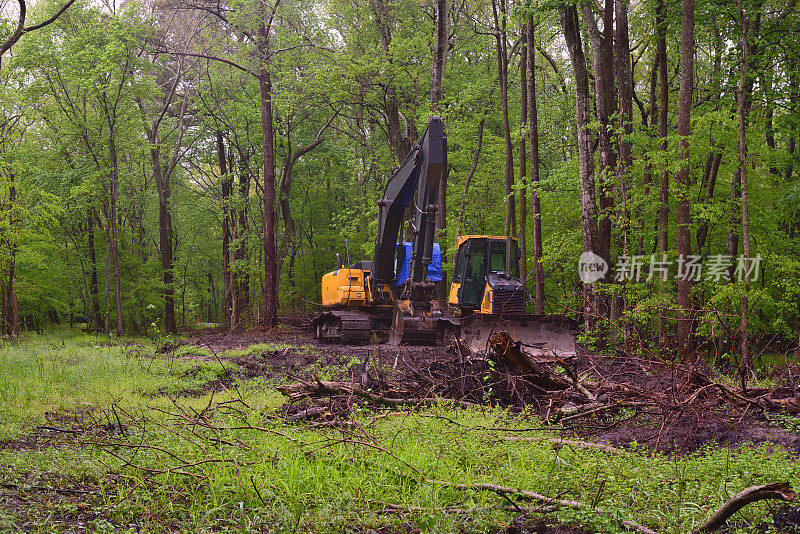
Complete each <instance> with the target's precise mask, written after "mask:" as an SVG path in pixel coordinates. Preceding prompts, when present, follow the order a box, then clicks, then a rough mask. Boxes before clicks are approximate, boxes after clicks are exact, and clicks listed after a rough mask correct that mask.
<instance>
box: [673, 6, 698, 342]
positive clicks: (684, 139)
mask: <svg viewBox="0 0 800 534" xmlns="http://www.w3.org/2000/svg"><path fill="white" fill-rule="evenodd" d="M681 20H682V27H683V32H682V37H681V81H680V94H679V97H678V128H677V131H678V136H679V141H678V143H679V147H678V158H679V159H680V160H681V161H682V164H681V169H680V171H678V173H677V174H676V176H675V181H676V183H677V186H678V192H677V195H676V196H677V202H676V209H675V213H676V221H677V225H678V230H677V241H678V256H679V258H680V257H681V256H682V257H683V259H684V260H686V259H688V257H689V255H690V254H691V253H692V236H691V231H690V226H689V225H690V220H689V185H690V181H689V139H688V137H689V134H690V126H691V125H690V119H691V111H692V83H693V65H694V0H683V11H682V16H681ZM691 287H692V281H691V280H690V279H689V277H688V276H682V277H681V278H680V279H679V280H678V296H677V301H678V350H679V352H680V355H681V357H683V358H688V356H689V352H690V350H691V339H690V336H691V321H692V309H691V304H692V303H691V299H690V296H689V292H690V290H691Z"/></svg>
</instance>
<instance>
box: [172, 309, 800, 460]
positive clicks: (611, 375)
mask: <svg viewBox="0 0 800 534" xmlns="http://www.w3.org/2000/svg"><path fill="white" fill-rule="evenodd" d="M310 322H311V317H310V316H304V315H300V316H295V317H292V318H287V319H284V321H283V322H282V324H281V325H280V326H279V327H278V328H277V329H275V330H272V331H264V330H259V329H255V330H252V331H250V332H246V333H239V332H232V333H224V332H223V333H220V332H211V331H206V332H198V333H196V334H195V335H193V336H191V337H190V338H188V339H186V340H185V341H182V342H181V344H188V345H197V346H201V347H206V348H208V349H210V350H211V351H212V352H214V353H216V354H222V353H224V352H226V351H230V350H240V349H243V348H246V347H248V346H250V345H252V344H255V343H282V344H285V348H282V349H280V350H275V351H272V352H270V353H266V354H262V353H254V354H251V355H248V356H243V357H236V358H232V359H231V361H233V362H234V363H236V364H237V365H238V366H239V367H240V368H241V369H243V373H244V375H245V377H253V376H259V375H263V376H266V377H269V378H274V379H279V381H280V380H281V379H282V380H285V381H286V382H287V383H288V382H291V381H293V380H294V379H295V377H296V378H300V379H303V380H308V379H313V378H315V376H316V375H313V373H312V372H311V371H310V370H316V372H319V370H321V369H324V370H325V373H324V374H325V375H327V377H328V378H326V379H327V380H330V379H333V380H339V381H344V382H350V383H352V384H355V385H356V386H360V387H362V388H365V389H366V388H369V389H370V390H372V391H375V392H378V393H380V394H382V395H385V396H388V397H391V398H403V397H404V396H405V397H413V398H421V397H432V396H437V397H444V398H451V399H458V400H463V401H467V402H472V403H476V404H484V405H485V404H495V405H501V406H505V407H509V408H511V409H512V410H514V411H519V412H520V413H522V414H530V413H535V414H536V415H537V416H539V417H540V418H548V417H549V418H551V419H553V414H556V413H557V412H558V411H559V410H565V409H566V411H569V410H570V409H573V408H577V409H578V410H580V409H581V407H582V406H586V401H587V399H585V398H581V395H578V394H576V392H574V391H572V390H564V391H552V390H546V389H545V388H542V387H541V386H540V385H537V383H536V380H535V379H532V378H531V377H530V376H526V375H525V374H524V373H520V372H519V371H518V370H517V369H515V368H514V367H513V366H511V365H509V364H508V363H507V362H506V361H505V359H504V358H503V357H502V356H498V355H496V354H494V353H491V351H489V352H487V353H484V354H465V353H464V350H465V349H464V348H463V347H459V346H458V345H457V344H456V343H454V342H453V341H452V340H450V342H449V343H447V341H445V343H444V344H440V345H437V346H435V347H419V346H417V347H415V346H401V347H393V346H391V345H389V344H371V345H360V346H359V345H335V344H321V343H319V342H317V340H315V339H314V338H313V336H312V332H311V329H310V327H309V325H310ZM302 347H306V348H302ZM175 348H176V347H175V346H170V347H166V349H167V351H170V350H174V349H175ZM308 348H310V349H311V350H307V349H308ZM567 364H568V365H569V366H570V367H572V370H573V371H574V372H575V373H576V374H577V375H578V376H580V379H581V380H585V381H586V383H588V384H591V387H592V388H593V389H594V391H593V393H594V394H595V396H596V398H597V399H598V400H599V402H600V403H603V404H605V405H606V406H607V408H605V409H599V410H596V411H595V412H594V413H590V414H588V415H587V416H585V417H584V416H577V417H575V416H573V417H566V418H562V420H561V421H560V422H559V423H558V428H561V432H562V433H563V434H564V435H565V436H574V437H580V438H582V439H592V440H598V441H604V442H607V443H610V444H612V445H614V446H617V447H622V448H625V447H628V446H629V445H631V444H632V443H634V442H635V443H636V444H637V445H638V446H639V447H644V448H646V449H649V450H650V451H653V452H655V451H661V452H666V453H670V454H673V453H691V452H694V451H696V450H698V449H700V448H702V447H707V446H725V447H736V446H741V445H745V444H748V445H750V446H758V445H760V444H762V443H765V442H770V443H774V444H777V445H780V446H781V447H784V448H785V449H787V450H790V451H797V452H800V428H797V427H796V426H795V423H793V422H792V421H791V417H790V418H789V421H788V422H787V420H786V416H796V415H798V414H800V366H798V365H797V364H794V365H793V366H789V367H787V366H784V367H779V368H777V369H776V370H775V371H774V375H773V377H772V378H773V380H774V381H775V382H777V386H776V387H773V388H770V389H763V388H762V389H753V388H750V389H748V390H746V391H745V392H742V391H741V388H737V387H736V386H735V385H733V384H732V382H731V381H730V379H727V380H726V379H723V378H721V377H719V376H717V375H716V373H715V372H714V371H713V370H711V369H709V368H708V367H706V366H704V365H701V364H694V365H684V364H677V363H674V362H662V361H657V360H655V359H647V358H636V357H632V356H628V355H626V354H624V353H622V352H617V353H616V354H615V355H613V356H607V355H601V354H594V353H592V352H590V351H587V350H585V349H583V348H581V347H579V350H578V356H577V357H576V358H575V359H574V360H573V361H569V362H567ZM487 374H488V375H489V376H490V378H489V379H487ZM715 384H720V386H717V385H715ZM332 402H333V403H334V404H336V403H335V402H334V401H332ZM350 402H352V401H350ZM595 404H596V403H595ZM592 405H593V406H594V404H592ZM335 407H336V412H337V413H338V414H340V415H341V416H343V417H345V416H346V412H347V408H348V407H347V406H342V405H341V404H339V405H336V406H335ZM601 408H602V407H601ZM287 409H290V410H291V408H290V407H287ZM565 413H566V412H565ZM522 416H523V417H525V415H522Z"/></svg>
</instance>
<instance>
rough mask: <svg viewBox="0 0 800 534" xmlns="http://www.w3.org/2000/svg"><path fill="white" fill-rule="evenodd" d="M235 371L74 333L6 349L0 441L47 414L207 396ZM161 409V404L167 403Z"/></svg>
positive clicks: (0, 356)
mask: <svg viewBox="0 0 800 534" xmlns="http://www.w3.org/2000/svg"><path fill="white" fill-rule="evenodd" d="M235 369H236V366H235V365H233V364H230V363H227V364H225V366H224V367H223V365H221V364H220V362H219V361H213V360H212V361H193V360H188V359H178V358H167V357H163V356H159V355H156V354H155V352H154V347H153V344H152V342H151V341H149V340H146V339H127V340H125V341H124V342H123V343H121V344H118V343H115V342H113V341H109V339H108V338H107V337H106V336H89V335H82V334H77V333H75V332H72V331H69V330H59V331H52V332H49V333H48V334H46V335H42V336H32V337H30V338H28V339H25V340H22V341H18V342H7V341H6V342H3V344H2V345H0V439H2V438H3V437H5V436H12V435H13V434H14V433H16V432H19V431H20V430H21V429H22V428H24V427H25V426H26V425H27V426H31V425H33V424H34V423H37V424H38V423H41V422H42V421H44V420H45V419H44V416H45V414H46V413H47V412H61V411H72V412H74V411H82V410H86V409H89V408H91V407H93V406H94V407H107V406H110V405H111V404H118V405H120V406H122V407H138V406H141V405H144V404H145V403H147V402H149V403H151V404H152V403H153V402H154V400H153V399H154V398H156V397H158V396H163V395H164V394H172V395H176V394H179V393H180V392H182V391H191V390H197V389H198V388H201V387H202V386H203V385H204V384H206V383H207V382H208V381H210V380H213V379H216V378H222V377H224V376H225V375H226V374H227V373H230V372H231V371H233V370H235ZM161 403H162V404H163V402H161Z"/></svg>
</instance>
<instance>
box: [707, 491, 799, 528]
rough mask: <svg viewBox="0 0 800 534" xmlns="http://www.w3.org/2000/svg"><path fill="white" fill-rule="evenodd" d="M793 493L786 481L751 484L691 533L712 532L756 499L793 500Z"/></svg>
mask: <svg viewBox="0 0 800 534" xmlns="http://www.w3.org/2000/svg"><path fill="white" fill-rule="evenodd" d="M794 498H795V493H794V491H793V490H792V487H791V485H789V483H788V482H776V483H773V484H764V485H763V486H751V487H749V488H747V489H745V490H744V491H742V492H740V493H737V494H736V495H734V496H733V497H731V498H730V499H728V500H727V501H726V502H725V503H724V504H723V505H722V506H720V507H719V509H718V510H717V511H716V512H714V514H713V515H712V516H711V517H709V518H708V519H707V520H706V522H705V523H703V524H702V525H700V526H699V527H698V528H697V529H696V530H694V532H693V534H699V533H700V532H713V531H715V530H717V529H718V528H719V527H721V526H722V525H724V524H725V522H726V521H727V520H728V519H729V518H730V517H731V516H732V515H733V514H735V513H736V512H738V511H739V510H741V509H742V508H743V507H744V506H746V505H748V504H750V503H754V502H756V501H763V500H767V499H774V500H779V501H793V500H794Z"/></svg>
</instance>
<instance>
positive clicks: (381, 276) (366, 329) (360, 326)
mask: <svg viewBox="0 0 800 534" xmlns="http://www.w3.org/2000/svg"><path fill="white" fill-rule="evenodd" d="M446 146H447V140H446V138H445V133H444V124H443V123H442V121H441V119H440V118H439V117H431V118H430V119H429V121H428V127H427V128H426V129H425V132H424V133H423V135H422V138H421V140H420V141H419V143H417V144H415V145H414V146H413V147H412V149H411V151H410V152H409V154H408V155H407V156H406V158H405V159H404V160H403V162H402V163H401V165H400V166H399V167H398V168H397V170H396V171H395V172H394V173H393V175H392V176H391V178H390V179H389V181H388V183H387V184H386V189H385V191H384V194H383V197H382V198H381V199H380V200H378V232H377V236H376V240H375V253H374V256H373V259H372V261H371V262H370V261H365V262H359V263H355V264H352V265H348V266H347V267H344V266H341V265H339V266H338V267H339V268H337V270H335V271H333V272H330V273H327V274H325V275H323V277H322V306H323V308H324V310H323V311H322V312H321V313H320V314H319V315H318V316H317V317H316V318H314V321H313V327H314V333H315V336H316V337H317V338H318V339H320V340H323V341H341V342H346V343H364V342H367V341H369V340H371V339H372V338H373V335H375V336H377V337H378V338H381V337H384V335H385V334H387V333H390V337H391V339H392V340H393V341H394V342H396V343H401V342H403V343H435V341H436V335H437V329H438V321H439V319H441V318H442V313H441V311H440V310H439V307H438V303H437V300H436V299H435V296H434V288H435V285H434V282H436V281H437V280H436V273H435V272H432V271H431V270H430V267H431V264H434V267H436V263H437V262H436V261H435V260H436V255H435V252H436V250H437V249H438V247H436V246H434V242H433V234H434V224H435V222H436V200H437V197H438V192H439V182H440V181H441V180H443V174H444V171H445V168H446V165H447V148H446ZM409 206H411V212H412V217H411V222H410V230H411V231H410V234H411V239H410V242H408V243H403V244H400V245H398V237H399V235H400V229H401V228H402V226H403V221H404V215H405V212H406V208H408V207H409ZM348 256H349V254H348ZM348 263H349V258H348ZM435 270H436V269H433V271H435ZM398 274H399V275H400V276H398ZM438 276H439V277H438V279H439V280H441V255H439V256H438Z"/></svg>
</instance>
